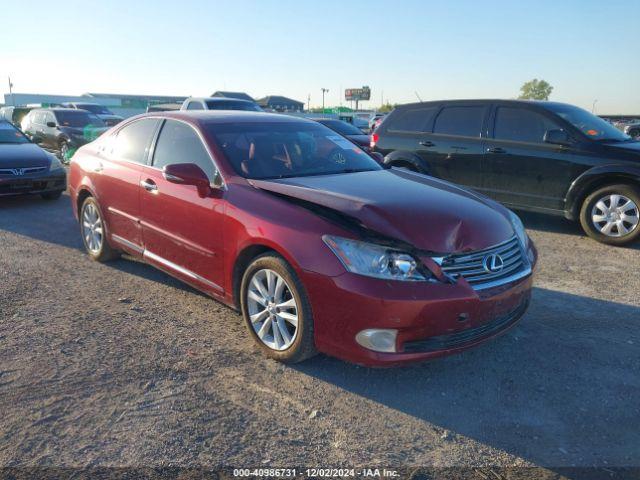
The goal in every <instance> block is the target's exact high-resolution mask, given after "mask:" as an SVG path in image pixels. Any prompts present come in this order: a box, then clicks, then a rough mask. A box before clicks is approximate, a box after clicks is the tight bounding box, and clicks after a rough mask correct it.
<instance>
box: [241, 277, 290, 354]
mask: <svg viewBox="0 0 640 480" xmlns="http://www.w3.org/2000/svg"><path fill="white" fill-rule="evenodd" d="M247 289H248V291H247V307H248V311H249V318H250V319H251V326H252V327H253V330H254V331H255V333H256V335H257V336H258V338H259V339H260V341H261V342H262V343H264V344H265V345H266V346H267V347H269V348H271V349H273V350H279V351H281V350H286V349H287V348H289V347H290V346H291V345H292V344H293V342H294V341H295V339H296V335H297V333H298V305H297V303H296V300H295V297H294V296H293V292H292V291H291V288H290V287H289V285H288V284H287V282H286V281H285V280H284V278H282V277H281V276H280V275H279V274H278V273H276V272H275V271H273V270H270V269H262V270H258V271H257V272H256V273H255V274H254V275H253V277H252V278H251V280H250V282H249V283H248V285H247Z"/></svg>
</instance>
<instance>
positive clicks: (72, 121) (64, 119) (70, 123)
mask: <svg viewBox="0 0 640 480" xmlns="http://www.w3.org/2000/svg"><path fill="white" fill-rule="evenodd" d="M55 115H56V119H57V120H58V123H59V124H60V126H62V127H77V128H81V127H86V126H87V125H91V126H94V127H104V126H105V125H104V122H103V121H102V120H101V119H100V118H99V117H97V116H96V115H94V114H93V113H87V112H83V111H81V110H75V111H74V110H69V111H64V112H62V111H57V112H55Z"/></svg>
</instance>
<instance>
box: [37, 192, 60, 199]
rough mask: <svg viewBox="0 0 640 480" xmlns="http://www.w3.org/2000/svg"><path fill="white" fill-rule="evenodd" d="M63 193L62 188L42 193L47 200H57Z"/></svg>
mask: <svg viewBox="0 0 640 480" xmlns="http://www.w3.org/2000/svg"><path fill="white" fill-rule="evenodd" d="M61 195H62V190H60V191H59V192H47V193H43V194H42V195H40V196H41V197H42V198H44V199H45V200H57V199H59V198H60V196H61Z"/></svg>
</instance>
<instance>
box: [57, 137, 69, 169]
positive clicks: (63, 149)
mask: <svg viewBox="0 0 640 480" xmlns="http://www.w3.org/2000/svg"><path fill="white" fill-rule="evenodd" d="M58 152H59V153H58V158H59V159H60V161H61V162H62V163H64V164H68V163H69V152H70V149H69V142H68V141H67V140H61V141H60V144H59V145H58Z"/></svg>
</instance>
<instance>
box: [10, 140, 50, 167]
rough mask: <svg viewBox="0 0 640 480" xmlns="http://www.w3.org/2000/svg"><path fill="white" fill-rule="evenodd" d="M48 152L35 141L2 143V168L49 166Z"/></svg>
mask: <svg viewBox="0 0 640 480" xmlns="http://www.w3.org/2000/svg"><path fill="white" fill-rule="evenodd" d="M50 163H51V160H50V159H49V157H48V155H47V153H46V152H45V151H44V150H42V149H41V148H40V147H39V146H38V145H36V144H34V143H19V144H7V143H3V144H0V168H26V167H43V166H49V164H50Z"/></svg>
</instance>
